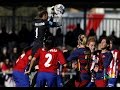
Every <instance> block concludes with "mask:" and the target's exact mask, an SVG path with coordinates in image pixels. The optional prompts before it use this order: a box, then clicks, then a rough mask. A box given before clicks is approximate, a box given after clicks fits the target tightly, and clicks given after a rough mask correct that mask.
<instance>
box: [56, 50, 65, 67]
mask: <svg viewBox="0 0 120 90" xmlns="http://www.w3.org/2000/svg"><path fill="white" fill-rule="evenodd" d="M58 60H59V62H60V64H62V65H63V64H65V63H66V60H65V57H64V55H63V53H62V51H59V53H58Z"/></svg>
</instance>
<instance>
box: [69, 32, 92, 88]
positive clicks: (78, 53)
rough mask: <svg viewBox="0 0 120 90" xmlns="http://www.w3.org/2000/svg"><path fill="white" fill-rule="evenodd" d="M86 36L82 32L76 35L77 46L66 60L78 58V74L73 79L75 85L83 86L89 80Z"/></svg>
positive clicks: (88, 54)
mask: <svg viewBox="0 0 120 90" xmlns="http://www.w3.org/2000/svg"><path fill="white" fill-rule="evenodd" d="M86 41H87V38H86V36H85V35H84V34H83V35H82V34H80V35H79V36H78V48H77V49H76V50H74V51H73V52H72V53H71V54H70V56H69V57H68V58H67V61H72V60H78V70H79V75H78V78H77V80H75V87H85V86H86V85H87V84H88V83H89V82H90V78H91V76H90V72H89V71H90V70H89V69H90V67H89V59H90V58H89V57H90V50H89V48H87V47H86Z"/></svg>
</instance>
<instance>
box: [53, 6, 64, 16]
mask: <svg viewBox="0 0 120 90" xmlns="http://www.w3.org/2000/svg"><path fill="white" fill-rule="evenodd" d="M64 11H65V7H64V6H63V5H62V4H56V5H55V6H54V12H55V14H57V15H59V14H61V15H62V14H64Z"/></svg>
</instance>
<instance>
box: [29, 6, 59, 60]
mask: <svg viewBox="0 0 120 90" xmlns="http://www.w3.org/2000/svg"><path fill="white" fill-rule="evenodd" d="M33 25H34V26H35V39H34V42H33V43H32V44H31V46H32V54H31V56H30V57H29V59H32V57H33V56H34V54H35V52H36V51H37V49H38V48H41V47H43V42H44V40H45V39H46V38H47V37H48V36H49V35H51V34H50V32H49V28H50V27H59V26H61V25H60V24H59V23H58V22H53V17H51V18H50V20H49V21H48V12H47V9H46V8H44V7H39V8H38V14H37V16H36V18H35V19H34V21H33Z"/></svg>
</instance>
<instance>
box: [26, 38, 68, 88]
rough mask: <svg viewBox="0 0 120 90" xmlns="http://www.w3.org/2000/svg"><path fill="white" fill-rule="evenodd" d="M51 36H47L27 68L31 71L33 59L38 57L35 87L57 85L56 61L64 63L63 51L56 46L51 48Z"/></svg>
mask: <svg viewBox="0 0 120 90" xmlns="http://www.w3.org/2000/svg"><path fill="white" fill-rule="evenodd" d="M53 44H54V43H53V36H49V37H48V38H47V39H46V41H45V47H44V48H39V49H38V51H37V53H36V54H35V55H34V57H33V59H32V60H31V63H30V67H29V70H28V71H27V72H26V73H29V72H30V71H31V68H32V66H33V63H34V61H35V60H36V59H37V58H39V63H38V66H39V70H38V74H37V79H36V87H45V85H46V83H47V86H48V87H56V86H57V85H56V84H57V69H58V67H59V65H58V63H60V64H62V65H63V64H65V63H66V61H65V58H64V55H63V52H62V51H61V50H59V49H57V48H53V46H54V45H53Z"/></svg>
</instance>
